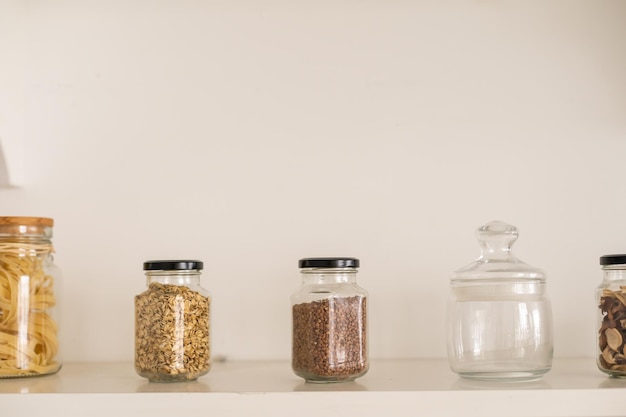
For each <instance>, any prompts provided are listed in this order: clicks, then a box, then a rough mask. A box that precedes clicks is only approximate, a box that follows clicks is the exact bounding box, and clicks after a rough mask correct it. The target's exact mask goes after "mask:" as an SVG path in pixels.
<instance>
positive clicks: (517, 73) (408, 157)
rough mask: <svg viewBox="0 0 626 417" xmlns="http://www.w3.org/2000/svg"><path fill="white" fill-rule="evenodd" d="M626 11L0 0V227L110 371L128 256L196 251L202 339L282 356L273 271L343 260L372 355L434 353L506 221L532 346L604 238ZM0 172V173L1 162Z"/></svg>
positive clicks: (582, 283)
mask: <svg viewBox="0 0 626 417" xmlns="http://www.w3.org/2000/svg"><path fill="white" fill-rule="evenodd" d="M625 21H626V2H622V1H528V2H497V1H488V0H483V1H463V2H436V1H400V0H398V1H356V0H344V1H285V0H274V1H251V0H250V1H243V0H214V1H210V0H209V1H192V0H187V1H153V0H151V1H148V0H134V1H130V2H129V1H115V0H109V1H79V0H66V1H62V0H58V1H17V0H3V1H2V2H0V145H1V146H2V153H1V154H0V181H1V180H4V182H6V181H14V182H16V183H19V184H20V187H18V188H4V189H0V213H1V214H2V215H41V216H49V217H54V219H55V220H56V227H55V233H56V237H55V244H56V248H57V262H58V264H59V266H61V267H62V269H63V271H64V274H65V276H64V290H63V299H62V311H61V312H62V319H63V322H62V324H63V328H64V334H63V342H64V343H63V348H64V355H65V358H66V360H68V361H85V360H96V361H100V360H130V359H131V358H132V355H133V320H134V319H133V304H132V303H133V301H132V300H133V296H134V295H135V294H137V293H138V292H141V291H142V290H143V287H144V279H143V272H142V262H143V261H144V260H147V259H154V258H179V257H180V258H199V259H202V260H204V261H205V263H206V270H205V272H204V275H203V283H204V286H205V287H206V288H208V289H209V290H210V291H211V293H212V295H213V297H214V304H213V352H214V353H215V354H216V355H225V356H227V357H229V358H238V359H247V358H288V357H289V355H290V327H289V326H290V307H289V296H290V294H291V293H292V292H293V291H295V290H296V288H297V286H298V285H299V273H298V269H297V260H298V258H301V257H308V256H337V255H345V256H356V257H359V258H360V259H361V261H362V268H361V272H360V275H359V282H360V283H361V285H362V286H363V287H365V288H366V289H367V290H369V292H370V301H369V304H370V308H371V309H370V317H371V323H370V324H371V326H370V334H371V354H372V356H373V357H377V358H381V357H385V358H386V357H435V356H436V357H442V356H445V335H444V331H443V328H444V319H445V318H444V312H445V302H446V297H447V293H448V292H447V290H448V279H449V275H450V273H451V272H452V271H453V270H455V269H458V268H460V267H462V266H464V265H465V264H467V263H469V262H472V261H473V260H474V259H475V258H476V257H477V256H478V246H477V245H476V243H475V239H474V231H475V229H476V228H477V227H478V226H480V225H481V224H483V223H485V222H487V221H489V220H494V219H500V220H504V221H508V222H510V223H513V224H515V225H516V226H518V228H519V229H520V234H521V237H520V240H519V242H518V244H517V245H516V247H515V254H516V255H517V256H519V257H520V258H521V259H523V260H525V261H527V262H528V263H531V264H533V265H535V266H538V267H541V268H543V269H544V270H545V272H546V273H547V275H548V279H549V292H550V296H551V298H552V300H553V307H554V316H555V324H556V325H555V350H556V352H555V353H556V355H558V356H581V355H583V356H592V355H593V354H594V338H595V337H594V318H595V313H596V307H595V305H594V300H593V291H594V287H595V286H596V285H597V284H598V283H599V281H600V278H601V273H600V267H599V265H598V257H599V256H600V255H603V254H606V253H620V252H626V221H625V220H624V216H625V214H626V211H625V209H626V193H624V192H623V189H624V185H623V179H624V172H625V170H624V166H625V162H624V161H625V160H626V159H625V156H624V155H626V136H625V135H626V117H625V116H626V76H625V74H626V25H624V22H625ZM7 170H8V172H7Z"/></svg>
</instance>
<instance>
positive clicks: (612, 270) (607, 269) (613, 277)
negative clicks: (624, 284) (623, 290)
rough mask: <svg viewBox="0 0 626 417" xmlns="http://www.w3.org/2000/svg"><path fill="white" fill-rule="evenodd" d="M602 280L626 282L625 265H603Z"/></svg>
mask: <svg viewBox="0 0 626 417" xmlns="http://www.w3.org/2000/svg"><path fill="white" fill-rule="evenodd" d="M602 271H603V272H604V279H605V280H607V281H623V280H626V265H605V266H603V267H602Z"/></svg>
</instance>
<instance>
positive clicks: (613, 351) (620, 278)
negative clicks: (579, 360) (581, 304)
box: [596, 254, 626, 378]
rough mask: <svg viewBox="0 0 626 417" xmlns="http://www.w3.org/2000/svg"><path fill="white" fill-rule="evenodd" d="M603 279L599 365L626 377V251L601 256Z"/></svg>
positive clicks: (599, 293)
mask: <svg viewBox="0 0 626 417" xmlns="http://www.w3.org/2000/svg"><path fill="white" fill-rule="evenodd" d="M600 265H601V266H602V272H603V279H602V283H601V284H600V285H599V286H598V288H597V289H596V302H597V305H598V310H597V317H598V320H597V326H598V328H597V329H598V334H597V337H598V343H597V344H596V346H597V348H596V350H597V356H596V357H597V359H596V363H597V365H598V368H599V369H600V370H601V371H602V372H605V373H607V374H609V375H611V376H613V377H621V378H624V377H626V254H624V255H604V256H601V257H600Z"/></svg>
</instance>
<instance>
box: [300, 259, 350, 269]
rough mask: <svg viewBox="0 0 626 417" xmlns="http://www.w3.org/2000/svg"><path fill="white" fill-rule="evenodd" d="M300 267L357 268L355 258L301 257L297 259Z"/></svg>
mask: <svg viewBox="0 0 626 417" xmlns="http://www.w3.org/2000/svg"><path fill="white" fill-rule="evenodd" d="M298 266H299V267H300V268H358V267H359V260H358V259H357V258H303V259H300V260H299V261H298Z"/></svg>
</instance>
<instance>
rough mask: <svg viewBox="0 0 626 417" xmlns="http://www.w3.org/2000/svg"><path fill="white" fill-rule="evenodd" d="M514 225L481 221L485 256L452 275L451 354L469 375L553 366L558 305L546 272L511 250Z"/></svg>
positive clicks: (536, 371) (532, 372)
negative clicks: (554, 317)
mask: <svg viewBox="0 0 626 417" xmlns="http://www.w3.org/2000/svg"><path fill="white" fill-rule="evenodd" d="M517 237H518V232H517V229H516V228H515V227H514V226H511V225H509V224H506V223H503V222H498V221H494V222H490V223H487V224H486V225H484V226H482V227H480V228H479V229H478V231H477V238H478V241H479V244H480V247H481V254H480V257H479V258H478V259H477V260H476V261H475V262H473V263H472V264H470V265H468V266H466V267H464V268H462V269H459V270H458V271H456V272H455V273H454V274H453V275H452V279H451V282H450V285H451V295H450V298H449V301H448V311H447V345H448V349H447V350H448V360H449V363H450V368H451V369H452V371H454V372H456V373H457V374H458V375H460V376H462V377H464V378H470V379H482V380H532V379H537V378H540V377H541V376H542V375H544V374H545V373H546V372H548V371H549V370H550V368H551V366H552V354H553V342H552V310H551V306H550V301H549V299H548V297H547V295H546V279H545V275H544V273H543V272H542V271H541V270H540V269H537V268H534V267H532V266H530V265H528V264H525V263H524V262H522V261H520V260H519V259H517V258H515V257H514V256H513V254H512V252H511V245H512V244H513V243H514V242H515V240H516V239H517Z"/></svg>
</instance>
